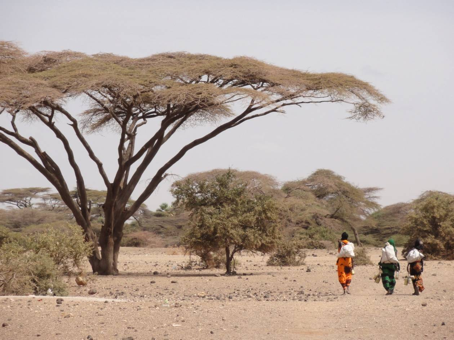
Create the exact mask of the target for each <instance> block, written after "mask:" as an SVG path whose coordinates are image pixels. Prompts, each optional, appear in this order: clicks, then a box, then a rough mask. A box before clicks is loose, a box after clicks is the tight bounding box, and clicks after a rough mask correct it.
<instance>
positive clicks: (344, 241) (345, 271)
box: [337, 232, 354, 294]
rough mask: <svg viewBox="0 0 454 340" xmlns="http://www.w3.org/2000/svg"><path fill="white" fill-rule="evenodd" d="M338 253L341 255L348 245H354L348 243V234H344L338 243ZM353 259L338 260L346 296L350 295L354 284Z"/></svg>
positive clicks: (340, 281) (338, 269) (338, 271)
mask: <svg viewBox="0 0 454 340" xmlns="http://www.w3.org/2000/svg"><path fill="white" fill-rule="evenodd" d="M338 244H339V247H338V253H339V255H340V253H341V251H342V248H343V247H344V246H346V245H351V246H352V247H353V243H350V242H348V234H347V233H346V232H344V233H342V237H341V240H340V241H338ZM353 267H354V263H353V257H338V259H337V275H338V277H339V283H340V284H341V286H342V288H343V290H344V294H350V284H351V282H352V274H353Z"/></svg>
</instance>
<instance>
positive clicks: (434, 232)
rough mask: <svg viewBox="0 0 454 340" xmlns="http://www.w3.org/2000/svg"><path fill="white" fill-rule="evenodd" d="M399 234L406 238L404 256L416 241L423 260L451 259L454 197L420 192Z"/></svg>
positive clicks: (453, 255)
mask: <svg viewBox="0 0 454 340" xmlns="http://www.w3.org/2000/svg"><path fill="white" fill-rule="evenodd" d="M403 232H404V233H405V234H407V235H409V236H410V238H409V240H408V243H407V244H406V245H405V248H404V254H405V253H407V252H408V251H409V250H410V249H411V248H412V247H413V245H414V242H415V240H416V239H418V238H419V239H421V240H423V242H424V255H426V257H427V258H444V259H449V260H452V259H454V196H453V195H450V194H447V193H444V192H440V191H427V192H425V193H423V194H422V195H421V196H420V197H419V198H418V199H416V200H415V201H414V202H413V209H412V211H411V212H410V213H409V215H408V223H407V224H406V225H405V226H404V227H403Z"/></svg>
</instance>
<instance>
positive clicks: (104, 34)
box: [0, 0, 454, 209]
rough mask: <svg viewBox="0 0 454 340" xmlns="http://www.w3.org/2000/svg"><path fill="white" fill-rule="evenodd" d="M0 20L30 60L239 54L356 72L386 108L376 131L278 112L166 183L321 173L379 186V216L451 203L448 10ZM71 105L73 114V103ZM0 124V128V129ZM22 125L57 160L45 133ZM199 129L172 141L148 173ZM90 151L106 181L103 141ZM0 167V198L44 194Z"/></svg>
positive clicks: (282, 6)
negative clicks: (42, 55)
mask: <svg viewBox="0 0 454 340" xmlns="http://www.w3.org/2000/svg"><path fill="white" fill-rule="evenodd" d="M0 13H1V17H2V19H1V21H0V40H7V41H15V42H17V43H19V44H20V46H21V47H22V48H23V49H25V50H26V51H28V52H38V51H43V50H55V51H59V50H64V49H71V50H74V51H80V52H84V53H88V54H94V53H99V52H109V53H115V54H120V55H126V56H129V57H145V56H148V55H151V54H155V53H160V52H168V51H186V52H191V53H207V54H212V55H217V56H221V57H233V56H239V55H245V56H251V57H255V58H258V59H260V60H263V61H265V62H268V63H272V64H275V65H277V66H282V67H287V68H295V69H300V70H304V71H313V72H331V71H334V72H344V73H347V74H352V75H354V76H356V77H358V78H359V79H361V80H364V81H368V82H370V83H372V84H373V85H374V86H376V87H377V88H378V89H380V90H381V91H382V92H383V93H384V94H385V95H386V96H387V97H388V98H389V99H390V100H391V101H392V103H391V104H389V105H386V106H385V107H383V112H384V114H385V115H386V117H385V118H384V119H383V120H377V121H372V122H369V123H367V124H365V123H357V122H353V121H349V120H346V119H345V118H346V117H347V116H348V114H347V110H348V107H345V106H342V105H336V104H327V105H324V106H304V107H302V108H298V107H295V108H291V109H289V110H288V111H287V113H286V114H285V115H275V116H272V117H265V118H262V119H258V120H252V121H250V122H249V123H245V124H244V125H242V126H240V127H238V128H235V129H232V130H230V131H229V132H227V133H224V134H222V135H221V136H219V137H217V138H216V139H214V140H212V141H210V142H208V143H206V144H204V145H202V146H200V147H198V148H196V149H194V150H192V151H191V152H189V153H188V154H187V155H186V156H185V158H183V160H182V161H180V162H179V163H177V165H175V166H174V167H173V168H172V169H171V172H172V173H173V174H176V175H179V176H185V175H187V174H189V173H193V172H200V171H207V170H211V169H214V168H228V167H232V168H236V169H239V170H254V171H259V172H261V173H266V174H270V175H273V176H275V177H276V178H277V179H278V180H279V181H282V182H284V181H289V180H294V179H299V178H303V177H306V176H308V175H310V174H311V173H312V172H314V171H315V170H317V169H320V168H327V169H331V170H333V171H335V172H337V173H338V174H340V175H342V176H344V177H345V178H346V179H347V180H348V181H350V182H352V183H354V184H356V185H358V186H360V187H365V186H377V187H381V188H383V191H382V192H381V198H380V200H379V203H380V204H382V205H389V204H393V203H397V202H407V201H410V200H412V199H414V198H416V197H417V196H419V195H420V194H421V193H422V192H424V191H426V190H440V191H445V192H449V193H454V157H453V152H452V148H453V147H454V133H453V128H454V114H453V112H452V111H453V109H452V107H451V106H450V99H449V98H452V90H453V85H452V79H453V78H454V67H453V65H454V39H453V36H454V34H453V33H454V20H453V18H454V1H450V0H445V1H434V0H432V1H415V0H413V1H338V0H333V1H313V0H312V1H302V0H299V1H285V0H281V1H275V0H273V1H271V0H261V1H247V0H243V1H238V0H230V1H222V2H221V1H215V0H211V1H208V0H207V1H203V0H193V1H172V0H167V1H154V0H148V1H138V0H129V1H113V0H109V1H104V0H100V1H95V0H91V1H86V0H83V1H61V0H59V1H46V0H40V1H36V0H3V1H0ZM70 107H71V109H72V110H73V112H78V111H80V110H82V108H81V105H80V103H72V104H71V105H70ZM5 122H6V121H5V119H1V118H0V124H2V125H3V124H5ZM22 126H23V129H24V131H26V135H27V134H28V135H34V136H37V139H39V140H42V143H43V145H44V146H45V147H44V149H45V150H47V151H49V152H50V153H51V154H52V155H53V156H55V158H57V159H58V160H59V161H60V162H66V158H65V156H64V154H62V153H61V151H60V150H61V149H58V148H57V146H58V147H60V146H59V145H58V144H56V143H55V140H54V139H52V138H49V137H48V135H49V133H47V132H46V130H44V129H41V128H39V127H38V128H37V127H36V126H33V125H22ZM207 128H209V127H204V128H197V129H187V130H185V131H183V132H182V133H181V134H180V135H176V136H175V137H174V140H173V141H172V142H169V145H167V146H166V148H165V149H164V150H163V151H164V152H163V154H161V155H160V157H158V159H157V162H158V163H160V164H162V162H165V161H166V160H167V159H168V158H170V157H171V156H172V155H173V153H174V152H175V151H176V150H177V148H178V146H180V147H181V146H182V143H183V142H185V141H189V140H190V139H191V138H195V137H197V136H200V135H201V134H202V133H203V132H205V131H207V130H206V129H207ZM211 128H212V127H211ZM90 140H92V141H93V142H94V143H96V145H97V146H96V148H95V149H96V150H97V152H98V153H99V154H100V158H102V160H103V162H104V163H105V165H106V167H107V169H108V172H109V171H110V172H109V173H110V174H112V173H113V171H114V170H115V164H116V158H115V149H114V147H113V145H112V143H114V140H115V139H114V136H113V133H104V134H103V135H96V136H90ZM76 151H77V152H78V155H79V159H80V162H81V163H82V164H83V166H84V167H83V168H84V174H85V177H86V178H87V185H88V186H89V187H91V188H95V189H100V190H101V189H103V186H102V181H101V179H100V177H99V175H98V174H97V171H96V169H95V168H94V167H93V166H92V164H90V163H89V161H88V160H86V157H85V155H84V154H83V152H82V150H81V149H77V150H76ZM0 156H1V159H2V162H1V163H2V166H1V167H0V189H5V188H13V187H29V186H49V183H48V182H47V181H46V180H45V179H44V177H42V175H41V174H39V173H38V172H37V171H36V170H34V169H33V168H32V167H31V165H29V164H28V163H27V162H26V161H24V160H22V159H20V158H19V156H17V155H16V154H15V153H14V152H13V151H11V150H10V149H8V147H7V146H5V145H0ZM6 160H7V161H8V162H7V163H6ZM66 163H67V162H66ZM65 169H66V170H67V173H69V174H70V172H69V168H68V167H66V168H65ZM153 169H156V166H153V167H151V168H150V169H149V171H148V172H147V173H146V175H145V176H144V180H143V182H142V183H141V188H144V187H145V185H146V180H147V179H148V178H150V177H151V176H152V175H153ZM69 178H70V180H69V184H70V185H71V186H74V184H75V182H74V181H73V179H72V177H69ZM170 184H171V180H169V181H167V182H164V183H163V184H162V185H161V186H160V187H159V188H158V190H157V191H156V192H155V194H154V195H153V196H152V197H151V198H150V199H149V200H148V202H147V204H148V206H149V207H150V208H152V209H155V208H156V207H157V206H158V205H159V204H160V203H162V202H169V203H170V202H171V201H172V198H171V195H170V194H169V192H168V188H169V186H170ZM135 196H138V192H136V193H135Z"/></svg>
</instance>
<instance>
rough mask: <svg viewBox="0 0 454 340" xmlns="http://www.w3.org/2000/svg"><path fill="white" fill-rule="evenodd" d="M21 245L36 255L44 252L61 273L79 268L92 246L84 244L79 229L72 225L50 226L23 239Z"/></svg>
mask: <svg viewBox="0 0 454 340" xmlns="http://www.w3.org/2000/svg"><path fill="white" fill-rule="evenodd" d="M22 243H23V244H24V246H25V248H26V249H28V250H32V251H33V252H35V253H37V254H38V253H40V252H43V251H44V252H46V253H47V254H48V255H49V256H50V257H51V258H52V260H53V261H54V263H55V264H56V266H57V267H58V268H59V269H61V270H62V271H63V272H70V271H71V269H72V268H74V267H75V268H80V267H81V265H82V261H83V260H84V259H85V258H86V257H87V256H89V255H90V254H91V252H92V245H91V244H89V243H87V242H85V240H84V237H83V233H82V230H81V228H80V227H79V226H77V225H74V224H64V225H63V226H59V227H57V226H53V225H50V226H48V228H47V229H46V231H44V232H36V233H33V234H30V235H28V236H26V237H24V238H23V240H22Z"/></svg>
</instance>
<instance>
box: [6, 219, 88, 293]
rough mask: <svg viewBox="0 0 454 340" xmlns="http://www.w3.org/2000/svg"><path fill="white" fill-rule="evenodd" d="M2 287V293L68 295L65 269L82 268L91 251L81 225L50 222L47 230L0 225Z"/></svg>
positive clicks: (68, 270)
mask: <svg viewBox="0 0 454 340" xmlns="http://www.w3.org/2000/svg"><path fill="white" fill-rule="evenodd" d="M0 237H1V242H0V245H1V246H0V289H1V293H2V294H32V293H33V294H46V292H47V290H48V289H51V290H52V292H53V293H54V294H57V295H64V294H65V293H66V288H65V287H66V286H65V284H64V283H63V282H62V280H61V276H62V274H63V273H65V272H66V273H67V272H70V271H71V270H73V269H79V268H80V266H81V264H82V260H83V259H85V258H86V256H87V255H88V254H89V253H91V249H90V247H91V245H90V244H88V243H86V242H85V241H84V238H83V235H82V232H81V230H80V228H79V227H78V226H76V225H69V224H68V225H64V226H62V227H60V228H56V227H55V226H49V227H48V228H47V229H46V230H45V231H41V232H38V233H32V234H18V233H14V232H11V231H9V230H7V229H6V228H1V229H0Z"/></svg>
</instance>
